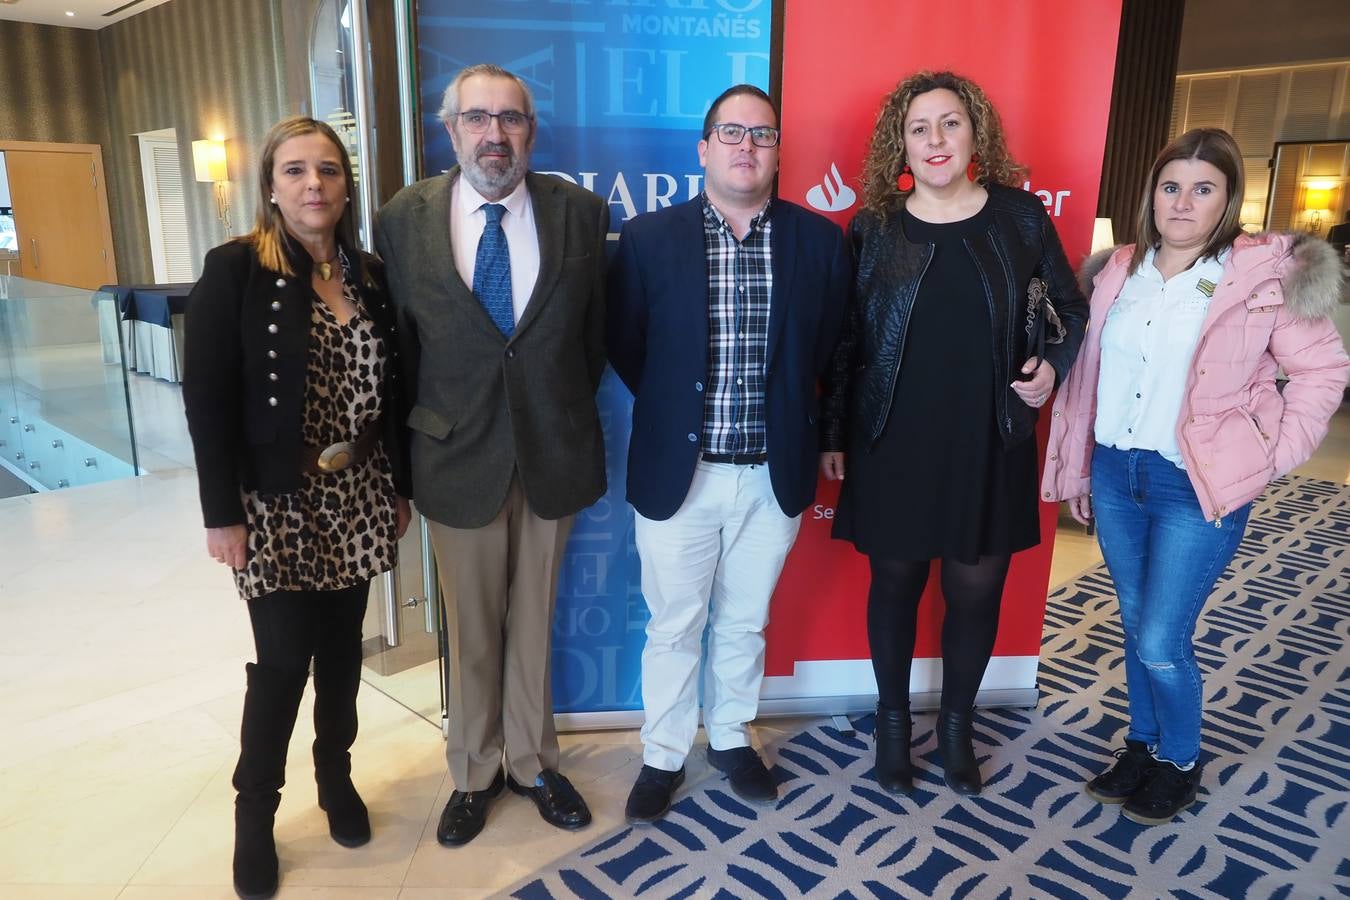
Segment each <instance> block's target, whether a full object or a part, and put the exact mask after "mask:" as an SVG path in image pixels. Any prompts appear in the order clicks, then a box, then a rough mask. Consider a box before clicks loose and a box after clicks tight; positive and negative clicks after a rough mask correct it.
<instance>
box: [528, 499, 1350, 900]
mask: <svg viewBox="0 0 1350 900" xmlns="http://www.w3.org/2000/svg"><path fill="white" fill-rule="evenodd" d="M1347 536H1350V488H1346V487H1342V486H1340V485H1336V484H1333V483H1330V482H1324V481H1315V480H1312V479H1305V478H1288V479H1282V480H1281V481H1279V482H1277V483H1276V484H1275V485H1274V486H1272V488H1271V490H1270V491H1269V492H1268V493H1267V495H1266V497H1265V498H1264V499H1263V500H1262V501H1260V503H1259V504H1258V508H1257V510H1256V515H1254V516H1253V519H1252V522H1251V524H1250V526H1249V528H1248V533H1247V537H1246V540H1245V541H1244V543H1243V545H1242V547H1241V549H1240V550H1239V552H1238V556H1237V558H1236V559H1235V560H1234V563H1233V565H1232V567H1230V570H1229V572H1228V573H1227V574H1226V575H1225V577H1224V579H1223V580H1222V581H1221V582H1220V584H1219V587H1218V590H1217V592H1216V595H1215V597H1214V598H1212V599H1211V601H1210V604H1209V606H1208V608H1207V611H1206V613H1205V614H1204V617H1203V618H1202V620H1201V622H1200V626H1199V628H1198V629H1197V636H1198V639H1197V653H1198V655H1199V658H1200V663H1201V666H1202V667H1203V668H1204V670H1205V672H1206V681H1205V691H1206V706H1205V729H1204V735H1203V749H1204V753H1205V775H1204V781H1203V784H1202V787H1201V793H1200V802H1198V803H1196V805H1195V806H1193V807H1192V808H1191V809H1190V810H1188V811H1187V812H1185V813H1183V814H1182V816H1181V818H1180V819H1179V820H1178V821H1177V822H1176V823H1174V824H1172V825H1168V826H1161V827H1155V828H1146V827H1144V826H1140V825H1136V824H1134V823H1133V822H1130V821H1129V820H1127V819H1125V818H1123V817H1122V816H1120V815H1119V811H1118V810H1119V808H1118V807H1104V806H1102V805H1100V804H1098V803H1095V802H1094V801H1092V800H1091V799H1089V798H1088V797H1087V796H1086V795H1085V794H1084V793H1083V791H1082V784H1083V782H1084V780H1085V779H1087V778H1088V777H1090V776H1092V775H1093V774H1095V773H1097V772H1098V771H1099V770H1100V769H1101V768H1102V766H1103V761H1104V760H1107V759H1109V757H1110V753H1111V750H1112V749H1113V748H1114V747H1116V746H1118V745H1120V743H1121V741H1122V740H1123V733H1124V730H1125V724H1126V722H1125V716H1126V705H1125V694H1124V689H1123V683H1124V674H1123V671H1122V661H1121V650H1120V647H1121V634H1120V626H1119V618H1118V615H1117V611H1116V605H1115V600H1114V596H1113V594H1112V588H1111V581H1110V579H1109V578H1108V577H1107V575H1106V573H1105V570H1104V569H1102V568H1098V569H1095V570H1092V571H1089V572H1088V573H1086V574H1084V575H1082V576H1080V577H1079V578H1078V579H1076V580H1075V581H1073V582H1071V583H1069V584H1067V585H1065V586H1064V587H1062V588H1060V589H1058V590H1057V591H1055V593H1054V594H1053V595H1051V597H1050V602H1049V609H1048V611H1047V616H1046V628H1045V640H1044V647H1043V650H1042V657H1041V668H1040V687H1041V702H1040V706H1039V708H1037V709H1034V710H1011V709H1000V710H985V711H981V712H980V714H979V716H978V727H977V743H978V746H977V748H976V749H977V753H978V754H979V756H980V758H981V761H982V768H983V772H984V774H985V779H986V788H985V792H984V794H983V795H982V796H980V797H978V798H973V799H959V798H957V797H956V796H955V795H954V794H953V793H952V792H951V791H949V790H947V789H946V788H945V787H944V786H943V784H942V777H941V770H940V768H939V766H938V761H937V754H936V748H935V743H934V738H933V722H934V715H933V714H931V713H929V714H920V715H916V717H915V737H916V740H917V741H918V744H917V746H916V748H915V751H914V752H915V756H916V760H918V761H920V765H921V766H922V769H923V778H922V781H921V782H920V783H919V784H918V785H917V789H916V791H915V793H914V795H913V796H911V797H909V798H902V799H895V798H892V797H890V796H888V795H887V794H885V793H883V792H882V791H881V790H880V789H879V787H878V786H877V784H876V781H875V779H874V777H873V775H872V773H871V766H872V754H871V740H870V736H869V735H870V732H871V729H872V724H873V723H872V720H871V717H870V716H868V717H864V718H862V719H860V720H859V721H858V722H857V723H856V726H857V728H858V732H859V733H858V735H857V736H855V737H845V736H843V735H842V734H841V733H840V732H838V731H836V730H835V729H833V728H830V727H828V726H818V727H814V728H811V729H808V730H807V731H805V732H803V733H801V734H799V735H797V736H796V737H795V738H792V739H791V740H789V741H787V742H786V743H783V744H781V745H780V746H778V747H777V748H770V756H771V757H773V758H775V759H776V763H777V765H776V767H775V769H774V772H775V775H776V776H777V777H778V779H779V781H780V783H781V786H782V788H781V791H782V793H781V800H780V802H779V803H778V805H777V807H776V808H768V809H765V808H763V807H761V808H758V809H755V808H751V807H749V806H747V805H745V804H743V803H741V802H740V801H738V800H737V799H736V798H735V797H734V796H733V795H732V794H731V792H730V790H729V789H728V788H727V786H726V784H725V782H722V781H720V780H713V781H708V782H705V783H704V784H703V785H702V786H701V787H696V788H695V789H694V790H693V791H692V792H690V793H688V794H687V795H685V796H682V797H681V798H680V799H679V800H678V802H677V803H676V804H675V806H674V807H673V808H672V810H671V813H670V815H669V816H668V817H667V818H666V820H665V821H663V822H661V823H659V824H658V825H657V826H655V827H650V828H641V829H636V828H623V829H620V830H619V831H617V832H614V833H612V834H610V835H608V836H606V837H604V838H602V839H601V840H599V841H597V842H596V843H594V844H592V845H590V846H589V847H587V848H584V849H583V850H580V851H578V852H576V853H574V854H572V855H570V856H568V857H566V858H564V859H562V860H560V861H559V862H558V863H557V864H556V865H555V866H554V867H552V868H551V869H548V870H546V871H544V872H543V873H541V874H537V875H536V876H532V877H531V879H529V880H528V881H527V882H525V883H523V884H521V885H519V886H518V887H517V888H515V889H514V891H513V893H512V896H514V897H518V898H522V900H535V898H543V897H585V898H592V897H595V898H611V897H654V898H683V897H691V898H692V897H699V898H702V897H711V898H718V900H721V898H748V897H803V896H805V897H822V898H858V900H861V898H865V897H980V898H984V897H988V898H1014V897H1016V898H1022V897H1037V898H1040V897H1063V898H1068V897H1075V898H1076V897H1106V898H1123V897H1178V898H1201V897H1222V898H1232V897H1262V898H1265V897H1275V898H1292V897H1298V898H1303V897H1350V812H1348V811H1347V804H1350V655H1347V653H1346V649H1345V647H1346V637H1347V632H1350V538H1348V537H1347Z"/></svg>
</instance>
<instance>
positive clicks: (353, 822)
mask: <svg viewBox="0 0 1350 900" xmlns="http://www.w3.org/2000/svg"><path fill="white" fill-rule="evenodd" d="M319 809H321V810H323V811H324V812H325V813H327V814H328V834H329V835H331V836H332V838H333V840H335V841H337V842H338V843H339V844H341V845H342V846H344V847H360V846H361V845H363V844H368V843H370V813H369V812H368V811H367V810H366V804H365V803H363V802H362V800H361V795H360V794H358V793H357V792H356V787H355V786H354V785H353V784H352V780H351V778H350V777H347V776H344V777H343V778H341V779H336V778H335V779H330V780H325V781H322V782H320V783H319Z"/></svg>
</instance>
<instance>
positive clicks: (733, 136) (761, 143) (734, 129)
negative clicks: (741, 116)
mask: <svg viewBox="0 0 1350 900" xmlns="http://www.w3.org/2000/svg"><path fill="white" fill-rule="evenodd" d="M710 130H711V131H715V132H717V139H718V140H719V141H721V142H722V143H724V144H731V145H732V146H735V145H736V144H739V143H740V142H741V141H743V140H745V135H746V134H747V133H749V135H750V143H752V144H754V145H755V146H756V147H777V146H778V137H779V131H778V129H777V128H771V127H769V126H768V125H756V126H755V127H754V128H751V127H749V126H748V125H738V124H736V123H735V122H718V123H717V124H715V125H713V127H712V128H711V129H710Z"/></svg>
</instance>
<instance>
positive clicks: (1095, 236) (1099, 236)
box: [1092, 218, 1116, 253]
mask: <svg viewBox="0 0 1350 900" xmlns="http://www.w3.org/2000/svg"><path fill="white" fill-rule="evenodd" d="M1115 245H1116V235H1115V232H1114V230H1113V229H1112V228H1111V220H1110V219H1105V218H1102V219H1093V220H1092V252H1093V253H1096V252H1097V251H1098V250H1110V249H1111V248H1112V247H1114V246H1115Z"/></svg>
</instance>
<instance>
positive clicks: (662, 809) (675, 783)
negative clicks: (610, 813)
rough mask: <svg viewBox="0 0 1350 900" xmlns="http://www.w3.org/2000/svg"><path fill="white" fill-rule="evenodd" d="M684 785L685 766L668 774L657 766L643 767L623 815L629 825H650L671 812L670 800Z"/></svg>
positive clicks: (629, 795)
mask: <svg viewBox="0 0 1350 900" xmlns="http://www.w3.org/2000/svg"><path fill="white" fill-rule="evenodd" d="M682 784H684V766H680V770H679V771H678V772H667V771H666V770H665V769H658V768H656V767H655V766H643V767H642V771H641V772H639V773H638V777H637V781H636V782H635V783H634V784H633V790H632V791H631V792H630V793H629V794H628V805H627V806H625V807H624V810H623V814H624V816H625V817H626V818H627V819H628V824H629V825H650V824H651V823H652V822H655V821H656V820H657V819H659V818H661V817H662V816H664V815H665V814H666V813H667V812H669V811H670V798H671V797H673V796H674V795H675V789H676V788H678V787H679V786H680V785H682Z"/></svg>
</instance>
